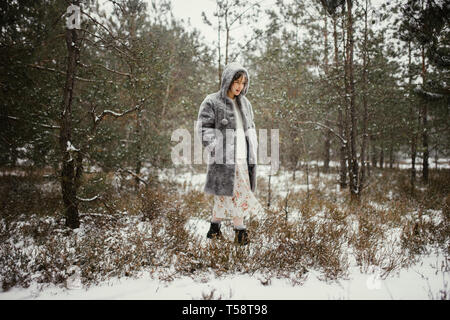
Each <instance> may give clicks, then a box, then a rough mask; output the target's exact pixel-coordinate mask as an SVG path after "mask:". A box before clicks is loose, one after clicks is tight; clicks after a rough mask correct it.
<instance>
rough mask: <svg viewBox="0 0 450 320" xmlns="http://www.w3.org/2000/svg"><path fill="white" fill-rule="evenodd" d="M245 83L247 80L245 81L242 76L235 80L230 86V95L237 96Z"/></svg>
mask: <svg viewBox="0 0 450 320" xmlns="http://www.w3.org/2000/svg"><path fill="white" fill-rule="evenodd" d="M246 82H247V79H245V76H244V75H242V76H241V77H240V78H239V79H237V80H235V81H234V82H233V83H232V84H231V88H230V91H231V94H233V95H235V96H238V95H239V94H240V93H241V91H242V90H243V89H244V86H245V83H246Z"/></svg>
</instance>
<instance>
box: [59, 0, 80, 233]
mask: <svg viewBox="0 0 450 320" xmlns="http://www.w3.org/2000/svg"><path fill="white" fill-rule="evenodd" d="M73 3H74V4H75V5H79V1H74V2H73ZM65 39H66V46H67V52H68V59H67V72H66V82H65V85H64V91H63V101H62V106H61V107H62V112H61V129H60V135H59V147H60V150H61V154H62V171H61V190H62V196H63V203H64V210H65V218H66V226H67V227H69V228H71V229H76V228H78V227H79V226H80V218H79V214H78V200H77V183H76V180H77V178H76V176H77V175H81V172H75V159H73V157H72V153H73V151H71V146H72V101H73V93H74V87H75V73H76V68H77V64H78V61H79V59H80V48H79V45H80V41H79V40H78V34H77V30H76V29H68V28H67V29H66V34H65ZM78 159H79V158H78Z"/></svg>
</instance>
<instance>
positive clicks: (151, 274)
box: [0, 166, 450, 300]
mask: <svg viewBox="0 0 450 320" xmlns="http://www.w3.org/2000/svg"><path fill="white" fill-rule="evenodd" d="M268 170H269V167H268V166H261V168H260V171H259V173H260V175H259V177H260V179H262V181H264V182H265V183H267V182H268V178H267V174H266V173H267V172H268ZM159 177H160V179H161V180H172V181H176V182H179V183H181V184H182V185H183V184H184V185H185V187H184V189H185V190H184V192H187V191H189V190H191V189H194V190H198V191H201V190H202V187H203V184H204V180H205V173H197V174H195V173H193V172H183V173H180V172H178V173H177V174H176V175H175V173H174V172H173V171H171V170H168V171H164V172H161V173H160V176H159ZM311 177H312V178H313V177H315V172H311ZM335 178H336V175H334V174H328V175H325V174H321V180H320V181H321V183H322V182H323V181H326V180H327V179H329V180H333V179H335ZM291 179H292V174H291V173H289V174H286V173H283V172H280V174H278V175H276V176H273V177H272V178H271V184H272V188H273V189H272V190H273V193H274V194H277V195H281V196H283V195H286V192H287V190H290V191H291V192H292V191H298V190H304V188H305V187H306V185H305V184H304V183H305V175H304V172H302V171H300V170H299V171H298V172H297V178H296V183H295V184H293V183H292V180H291ZM48 187H49V186H48ZM318 187H319V188H321V187H322V185H321V184H320V183H319V185H318ZM309 188H310V189H313V188H315V185H314V184H310V185H309ZM388 198H392V192H391V193H390V194H389V195H388ZM368 204H369V205H370V206H372V207H373V208H375V209H376V210H379V211H382V210H388V209H389V207H388V206H387V205H386V204H380V203H376V202H374V201H369V203H368ZM417 214H418V213H417V212H411V214H410V215H409V216H408V217H405V219H412V220H414V219H417V217H416V216H417ZM323 215H324V213H323V212H317V213H316V215H315V216H314V217H313V218H314V219H318V220H320V219H323V218H324V217H323ZM300 216H301V215H300V214H299V212H298V211H295V210H294V211H292V212H290V214H289V221H290V222H292V221H294V220H296V219H300ZM441 216H442V214H441V211H439V210H427V211H425V212H424V214H423V216H422V217H421V218H422V219H423V221H425V222H427V221H431V222H432V223H433V224H434V225H436V224H438V223H440V222H441V221H442V220H441V219H442V217H441ZM349 225H350V227H351V229H352V230H357V229H358V225H357V223H356V224H355V221H349ZM208 228H209V222H208V221H207V220H206V219H201V218H198V217H191V218H190V219H188V221H187V222H186V225H185V229H186V230H187V231H188V232H189V233H191V234H192V235H193V236H199V238H201V239H202V242H200V245H201V246H202V247H203V248H202V249H204V248H205V247H206V246H207V242H208V240H207V239H206V238H205V237H204V235H205V234H206V232H207V230H208ZM224 235H225V237H227V238H229V239H230V240H231V239H232V236H233V235H232V231H231V230H224ZM386 235H387V236H386V238H385V243H387V242H392V243H395V242H397V243H398V242H399V241H400V235H401V230H400V229H399V228H392V229H390V230H388V232H386ZM256 245H258V244H252V246H256ZM386 247H391V248H395V247H396V246H395V245H392V246H390V245H387V246H386ZM250 250H251V249H250ZM426 251H427V252H429V254H427V255H423V256H421V257H420V259H419V262H418V263H417V264H413V265H412V266H410V267H409V268H403V269H396V270H395V271H393V272H391V273H389V275H388V276H387V277H386V278H384V279H381V278H380V274H382V270H377V269H376V268H373V269H370V270H369V272H367V270H366V272H363V270H361V267H359V266H357V264H356V261H355V259H354V257H353V256H351V255H350V259H349V263H350V266H349V269H348V276H346V277H345V278H343V279H339V280H335V281H325V280H324V279H323V274H322V273H321V272H320V271H318V270H317V271H316V270H314V269H309V270H308V273H307V277H306V279H304V280H301V281H300V283H299V282H298V281H296V280H299V279H296V278H295V277H296V275H295V274H294V273H292V274H291V275H290V276H285V277H283V278H276V277H273V276H272V277H270V278H268V275H267V274H262V273H255V274H248V273H235V274H225V275H217V273H216V272H215V271H214V270H210V269H209V270H208V271H201V272H198V273H195V275H192V276H181V275H176V274H174V270H170V269H157V270H146V271H142V272H141V273H140V274H139V275H138V276H136V277H123V278H111V279H109V280H108V281H104V282H100V283H99V284H97V285H90V286H89V287H83V286H82V285H80V284H79V282H78V285H72V286H70V285H69V288H70V287H71V289H69V288H68V287H67V286H64V285H53V284H45V285H42V284H38V283H36V282H32V283H31V285H30V287H28V288H20V287H13V288H11V289H9V290H8V291H6V292H0V300H8V299H151V300H160V299H164V300H172V299H181V300H191V299H204V298H206V297H212V298H213V299H242V300H247V299H249V300H255V299H256V300H260V299H261V300H263V299H269V300H272V299H273V300H279V299H283V300H298V299H395V300H398V299H440V298H441V297H442V296H443V293H446V294H447V299H448V293H449V273H448V270H449V262H450V259H449V258H448V257H447V256H444V255H443V254H442V253H441V252H440V251H439V250H434V248H431V247H428V250H426ZM166 274H172V275H173V277H169V278H170V281H164V280H161V278H164V275H166ZM74 283H75V284H77V281H76V279H75V282H74Z"/></svg>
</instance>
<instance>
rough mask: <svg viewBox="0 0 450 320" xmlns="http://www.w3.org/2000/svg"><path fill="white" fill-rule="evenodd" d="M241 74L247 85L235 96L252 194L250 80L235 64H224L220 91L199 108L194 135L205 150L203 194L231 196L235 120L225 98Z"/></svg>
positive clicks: (253, 151)
mask: <svg viewBox="0 0 450 320" xmlns="http://www.w3.org/2000/svg"><path fill="white" fill-rule="evenodd" d="M238 71H244V72H245V74H246V76H247V84H246V85H245V86H244V88H243V90H242V91H241V93H240V94H239V95H238V96H236V102H237V105H238V107H239V108H240V110H241V114H242V120H243V126H244V131H245V140H246V144H247V167H248V173H249V180H250V187H251V190H252V191H253V192H255V190H256V167H257V156H256V155H257V149H258V143H257V136H256V129H255V122H254V119H253V109H252V105H251V103H250V101H249V100H248V99H247V98H246V97H245V95H246V94H247V91H248V88H249V85H250V77H249V74H248V71H247V70H246V69H245V68H244V67H243V66H241V65H240V64H239V63H237V62H233V63H230V64H228V65H227V66H226V67H225V69H224V71H223V74H222V82H221V88H220V90H219V91H218V92H216V93H212V94H210V95H208V96H207V97H206V98H205V99H204V100H203V102H202V103H201V105H200V110H199V112H198V119H197V127H196V132H197V135H198V138H200V140H201V141H202V144H203V146H204V147H205V148H206V150H208V151H207V152H208V156H209V160H208V169H207V174H206V184H205V187H204V192H205V193H209V194H213V195H223V196H233V194H234V178H235V162H236V161H235V160H236V148H235V146H236V119H235V117H234V112H233V108H234V107H233V101H232V100H231V99H230V98H229V97H228V96H227V91H228V88H229V86H230V84H231V81H232V80H233V76H234V75H235V74H236V72H238Z"/></svg>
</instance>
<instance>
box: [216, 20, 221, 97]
mask: <svg viewBox="0 0 450 320" xmlns="http://www.w3.org/2000/svg"><path fill="white" fill-rule="evenodd" d="M217 19H218V24H219V27H218V29H217V38H218V43H217V46H218V53H219V57H218V60H219V61H218V63H217V65H218V68H217V70H218V76H219V90H220V87H221V82H222V53H221V47H222V45H221V44H220V32H221V31H222V28H221V22H220V15H218V16H217Z"/></svg>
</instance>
